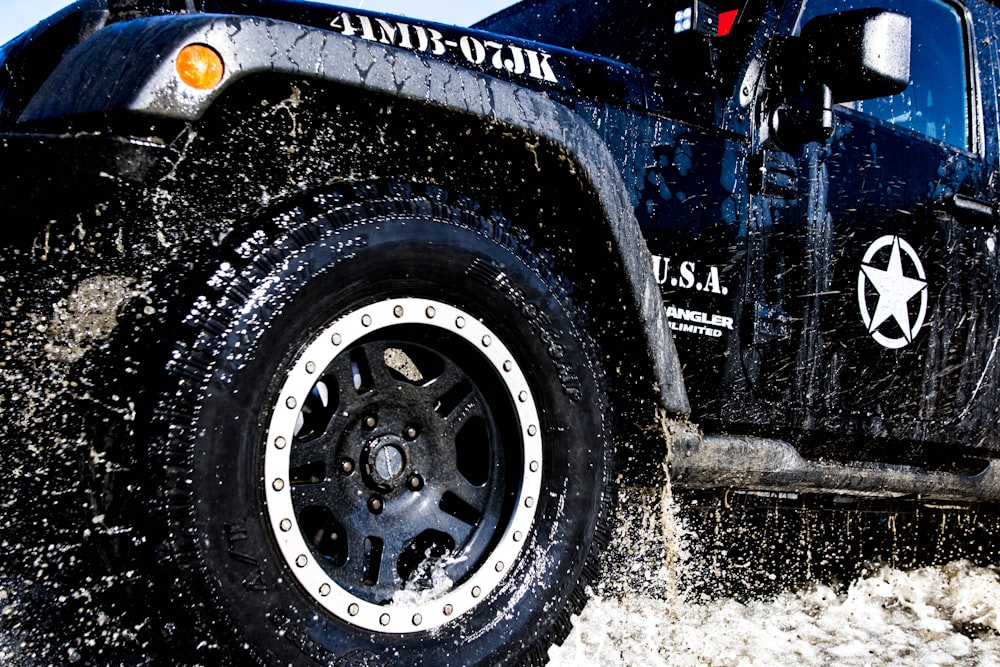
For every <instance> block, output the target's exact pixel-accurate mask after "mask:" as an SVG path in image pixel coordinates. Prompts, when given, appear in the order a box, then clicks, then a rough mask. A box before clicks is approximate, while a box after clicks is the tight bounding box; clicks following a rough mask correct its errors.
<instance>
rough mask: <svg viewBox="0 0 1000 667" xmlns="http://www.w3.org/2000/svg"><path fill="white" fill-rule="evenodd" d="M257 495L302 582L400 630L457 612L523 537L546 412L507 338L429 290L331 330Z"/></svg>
mask: <svg viewBox="0 0 1000 667" xmlns="http://www.w3.org/2000/svg"><path fill="white" fill-rule="evenodd" d="M264 452H265V453H264V476H263V482H264V492H265V498H266V501H267V509H268V518H269V520H270V525H271V529H272V533H273V535H274V538H275V541H276V543H277V545H278V548H279V551H280V553H281V555H282V557H283V559H284V561H285V564H286V566H287V568H288V569H289V571H290V572H291V573H292V574H293V577H294V579H295V580H297V581H298V584H299V585H300V586H302V588H303V589H304V590H305V591H306V593H307V594H308V595H309V596H310V597H311V598H312V599H313V600H314V601H315V602H316V603H318V604H319V605H320V606H322V607H323V608H325V609H326V610H327V611H328V612H329V613H331V614H333V615H334V616H336V617H337V618H340V619H341V620H343V621H345V622H348V623H350V624H352V625H356V626H359V627H362V628H365V629H368V630H374V631H380V632H393V633H407V632H415V631H421V630H427V629H431V628H433V627H437V626H439V625H441V624H444V623H447V622H448V621H450V620H453V619H455V618H457V617H459V616H460V615H461V614H463V613H465V612H467V611H469V610H470V609H472V608H473V607H475V606H476V605H477V604H478V603H479V602H481V601H482V600H484V599H485V598H486V597H487V596H488V595H489V594H490V592H491V591H492V590H493V589H495V588H496V586H497V585H499V583H500V581H501V580H502V578H503V576H504V575H505V573H506V572H507V571H509V569H510V567H511V565H512V564H513V563H514V562H515V561H516V559H517V558H518V556H519V555H520V553H521V550H522V548H523V546H524V543H525V539H526V536H527V534H528V529H529V528H530V526H531V523H532V521H533V519H534V514H535V501H536V499H537V497H538V492H539V489H540V485H541V477H540V473H541V467H542V463H543V461H542V448H541V440H540V434H539V420H538V411H537V408H536V406H535V401H534V399H533V397H532V394H531V391H530V389H529V388H528V385H527V381H526V378H525V376H524V373H523V372H522V371H521V369H520V367H519V366H518V364H517V362H516V360H515V359H514V356H513V354H512V353H511V351H510V349H509V348H508V347H507V346H506V345H505V344H504V343H503V341H501V340H500V338H499V337H498V336H497V335H496V334H495V333H494V332H493V331H492V330H490V329H489V328H488V327H487V326H485V325H484V324H483V323H481V322H479V321H478V320H476V319H475V318H474V317H472V316H471V315H469V314H468V313H466V312H464V311H462V310H461V309H458V308H455V307H453V306H450V305H447V304H444V303H441V302H438V301H433V300H428V299H412V298H407V299H391V300H384V301H381V302H378V303H375V304H372V305H370V306H366V307H364V308H361V309H358V310H356V311H353V312H350V313H348V314H346V315H344V316H343V317H341V318H339V319H337V320H336V321H334V322H332V323H331V324H330V325H328V326H327V327H325V328H324V330H323V331H322V332H320V333H319V335H318V336H316V337H315V338H314V339H313V340H312V341H311V342H310V343H309V345H308V346H307V347H306V349H305V351H304V352H303V353H302V354H301V355H300V356H299V357H298V358H297V359H296V360H295V362H294V363H293V365H292V367H291V369H290V370H289V372H288V373H287V375H286V377H285V380H284V383H283V385H282V387H281V389H280V391H279V392H278V393H277V394H276V395H275V398H274V407H273V410H272V415H271V419H270V423H269V427H268V432H267V440H266V442H265V450H264Z"/></svg>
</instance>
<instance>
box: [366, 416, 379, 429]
mask: <svg viewBox="0 0 1000 667" xmlns="http://www.w3.org/2000/svg"><path fill="white" fill-rule="evenodd" d="M377 424H378V420H377V419H375V417H374V415H368V416H367V417H365V428H368V429H373V428H375V426H376V425H377Z"/></svg>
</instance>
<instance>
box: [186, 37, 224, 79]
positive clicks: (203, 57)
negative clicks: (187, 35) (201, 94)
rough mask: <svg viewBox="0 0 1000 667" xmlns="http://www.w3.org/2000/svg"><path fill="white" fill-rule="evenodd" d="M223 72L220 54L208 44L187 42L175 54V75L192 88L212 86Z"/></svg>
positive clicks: (220, 77)
mask: <svg viewBox="0 0 1000 667" xmlns="http://www.w3.org/2000/svg"><path fill="white" fill-rule="evenodd" d="M225 73H226V66H225V65H224V64H223V62H222V56H220V55H219V53H218V51H216V50H215V49H213V48H212V47H210V46H205V45H204V44H188V45H187V46H185V47H184V48H183V49H181V52H180V53H178V54H177V75H178V76H180V78H181V81H183V82H184V83H186V84H187V85H189V86H191V87H192V88H197V89H198V90H206V89H208V88H214V87H215V86H217V85H219V83H220V82H221V81H222V75H223V74H225Z"/></svg>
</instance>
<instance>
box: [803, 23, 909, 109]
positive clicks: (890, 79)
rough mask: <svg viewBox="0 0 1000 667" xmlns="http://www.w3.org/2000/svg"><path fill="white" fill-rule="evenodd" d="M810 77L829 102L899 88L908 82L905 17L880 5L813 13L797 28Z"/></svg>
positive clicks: (878, 94) (889, 92) (864, 97)
mask: <svg viewBox="0 0 1000 667" xmlns="http://www.w3.org/2000/svg"><path fill="white" fill-rule="evenodd" d="M801 39H802V41H803V42H804V43H805V47H806V53H807V58H808V61H809V69H810V70H811V71H810V72H809V77H810V78H811V79H812V80H814V81H816V82H818V83H822V84H824V85H826V86H828V87H829V88H830V90H831V92H832V93H833V101H834V102H835V103H836V102H854V101H857V100H867V99H872V98H875V97H885V96H887V95H895V94H896V93H901V92H903V91H904V90H905V89H906V87H907V86H908V85H909V83H910V18H909V17H908V16H903V15H901V14H894V13H892V12H887V11H885V10H882V9H858V10H854V11H849V12H842V13H840V14H828V15H825V16H817V17H816V18H814V19H813V20H811V21H809V23H807V24H806V25H805V27H803V28H802V34H801Z"/></svg>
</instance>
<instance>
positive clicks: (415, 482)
mask: <svg viewBox="0 0 1000 667" xmlns="http://www.w3.org/2000/svg"><path fill="white" fill-rule="evenodd" d="M406 486H407V487H408V488H409V489H410V491H419V490H420V489H422V488H424V480H423V478H421V477H420V475H418V474H417V473H413V474H412V475H410V477H409V478H408V479H407V480H406Z"/></svg>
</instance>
